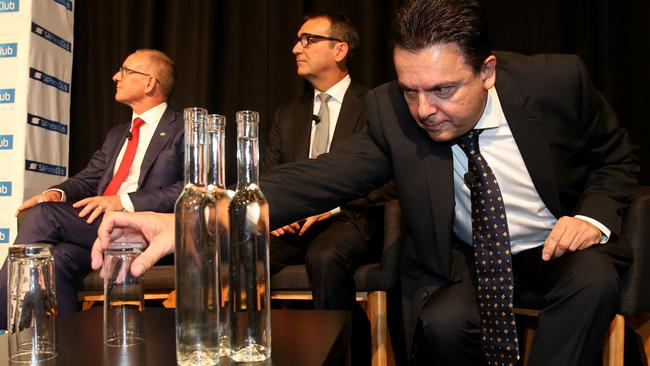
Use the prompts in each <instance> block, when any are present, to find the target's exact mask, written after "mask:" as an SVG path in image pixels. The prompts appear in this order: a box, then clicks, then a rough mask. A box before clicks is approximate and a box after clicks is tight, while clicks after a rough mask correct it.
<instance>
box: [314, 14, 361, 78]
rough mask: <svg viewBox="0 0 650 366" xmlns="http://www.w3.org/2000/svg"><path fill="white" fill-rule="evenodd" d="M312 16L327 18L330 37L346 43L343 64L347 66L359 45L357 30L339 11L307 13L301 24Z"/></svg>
mask: <svg viewBox="0 0 650 366" xmlns="http://www.w3.org/2000/svg"><path fill="white" fill-rule="evenodd" d="M314 18H327V19H328V20H329V21H330V34H329V36H330V37H334V38H338V39H340V40H342V41H344V42H345V43H347V44H348V54H347V56H346V57H345V66H346V68H349V66H350V61H352V59H354V55H355V54H356V51H357V48H358V47H359V32H358V31H357V27H356V26H355V25H354V23H352V21H351V20H350V18H348V16H347V15H345V14H343V13H341V12H339V11H321V12H314V13H309V14H307V15H306V16H305V18H304V19H303V24H304V23H305V22H306V21H308V20H310V19H314Z"/></svg>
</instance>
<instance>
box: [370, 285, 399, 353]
mask: <svg viewBox="0 0 650 366" xmlns="http://www.w3.org/2000/svg"><path fill="white" fill-rule="evenodd" d="M367 314H368V319H370V334H371V352H372V366H386V365H391V366H392V365H394V364H395V357H394V355H393V350H392V347H391V344H390V335H389V333H388V312H387V296H386V292H385V291H372V292H369V293H368V309H367Z"/></svg>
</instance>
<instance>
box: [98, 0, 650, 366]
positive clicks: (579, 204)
mask: <svg viewBox="0 0 650 366" xmlns="http://www.w3.org/2000/svg"><path fill="white" fill-rule="evenodd" d="M394 29H395V47H394V62H395V69H396V72H397V78H398V80H397V82H392V83H388V84H385V85H382V86H380V87H378V88H376V89H375V90H373V91H371V92H369V93H368V98H367V103H366V106H367V116H368V134H359V135H356V136H354V137H351V138H350V139H349V140H347V141H345V142H343V143H341V144H339V145H338V146H337V147H336V148H335V149H333V151H332V152H331V153H330V154H327V155H324V156H323V157H319V158H318V159H317V160H316V161H307V162H305V161H303V162H297V163H294V164H290V165H288V166H284V167H280V168H278V169H275V170H274V171H273V172H272V174H269V175H267V176H265V177H262V179H261V180H260V185H261V186H262V187H264V193H265V196H266V198H267V199H268V201H269V207H270V213H271V225H279V224H282V223H285V222H290V221H291V220H294V219H295V216H296V213H295V212H296V210H300V212H301V213H302V212H304V210H307V211H308V212H314V213H315V212H319V211H321V210H323V209H325V208H327V207H331V206H332V205H336V204H337V203H340V202H345V201H346V200H349V199H352V198H354V197H359V196H363V195H364V194H366V193H367V192H369V191H370V190H372V189H373V188H375V187H377V186H378V185H380V184H382V183H384V182H385V181H387V180H388V179H391V178H394V179H395V181H396V182H397V188H398V197H399V200H400V204H401V206H402V211H403V214H404V219H405V222H406V230H407V232H406V233H405V237H404V240H403V242H402V253H401V254H402V258H401V260H402V262H401V272H402V276H401V293H402V304H403V309H402V310H403V320H404V325H405V336H406V337H405V341H406V345H407V350H408V353H409V357H410V358H409V361H410V363H411V364H423V365H427V364H434V363H435V364H440V365H482V364H486V363H487V364H490V365H493V364H499V365H501V364H503V365H509V364H510V365H515V364H519V355H518V349H519V345H518V342H517V340H516V339H517V338H516V336H515V334H516V333H515V332H514V326H515V321H514V317H513V316H512V310H511V307H512V303H513V300H514V301H517V296H519V295H521V294H523V293H524V292H527V291H534V292H536V293H537V294H539V295H540V296H541V299H542V302H543V303H542V304H540V305H541V310H540V315H539V322H538V330H537V335H536V337H535V339H534V340H533V344H532V349H531V354H530V359H529V361H528V365H563V366H564V365H593V364H596V362H598V359H599V358H600V357H601V356H600V351H601V346H602V341H603V336H604V334H605V331H606V330H607V328H608V325H609V322H610V321H611V319H612V318H613V316H614V314H615V312H616V309H617V306H618V302H619V295H620V291H621V276H622V273H623V272H624V271H625V269H626V267H627V265H628V264H629V262H630V260H631V254H630V250H629V246H628V245H627V244H626V243H625V241H624V240H623V239H622V238H621V237H620V230H621V216H622V213H623V211H624V210H625V208H626V205H627V202H628V200H629V197H630V195H631V191H632V189H633V187H634V185H635V184H636V177H635V175H636V174H637V173H638V171H639V166H638V160H637V157H636V156H635V151H634V148H633V147H632V146H631V142H630V140H629V137H628V136H627V134H626V132H625V131H624V130H623V129H622V128H621V127H620V126H619V125H618V122H617V119H616V116H615V114H614V112H613V111H612V109H611V107H610V106H609V105H608V104H607V102H606V101H605V100H604V99H603V97H602V96H601V95H600V93H598V91H597V90H596V89H595V88H594V86H593V84H592V83H591V80H590V78H589V76H588V74H587V72H586V69H585V67H584V65H583V64H582V62H581V61H580V60H579V58H578V57H576V56H571V55H536V56H524V55H520V54H514V53H502V52H495V53H493V52H492V51H491V50H490V48H489V44H488V43H489V42H488V38H489V37H488V27H487V24H486V21H485V17H484V15H483V12H482V9H481V6H480V3H479V1H478V0H414V1H410V2H408V3H406V4H405V5H404V6H403V7H402V8H401V9H400V11H399V12H398V14H397V17H396V25H395V28H394ZM479 133H480V138H478V140H477V136H479ZM170 219H171V218H169V217H161V216H157V217H152V216H144V215H138V216H137V217H132V216H128V215H122V214H118V215H115V216H110V217H109V218H108V220H105V222H104V223H103V224H102V227H100V229H99V234H100V240H98V241H97V242H96V245H95V247H94V248H93V264H94V265H95V266H99V265H100V264H101V261H100V254H101V252H102V248H104V247H105V246H106V245H107V243H108V241H109V240H108V239H109V234H110V232H111V231H113V229H114V226H115V227H122V226H125V225H126V224H133V226H135V227H140V228H147V234H146V236H147V238H148V240H149V241H150V243H151V245H150V247H149V248H148V250H149V251H150V253H149V255H151V256H153V257H158V256H161V255H162V254H164V253H167V252H170V251H172V250H173V245H170V242H171V243H172V244H173V241H172V240H171V239H170V238H173V226H171V225H170V222H173V221H170ZM484 222H489V224H488V225H486V224H484ZM486 249H487V250H486ZM488 282H489V284H488V285H486V283H488ZM513 297H514V298H513ZM494 309H496V311H495V310H494Z"/></svg>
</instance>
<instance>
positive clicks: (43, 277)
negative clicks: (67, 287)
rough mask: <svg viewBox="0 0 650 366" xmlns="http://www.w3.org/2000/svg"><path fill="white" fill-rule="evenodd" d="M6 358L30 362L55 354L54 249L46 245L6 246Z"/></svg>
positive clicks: (50, 357) (46, 358)
mask: <svg viewBox="0 0 650 366" xmlns="http://www.w3.org/2000/svg"><path fill="white" fill-rule="evenodd" d="M8 260H9V263H8V265H9V288H8V290H7V292H8V293H7V298H8V310H9V313H8V327H9V359H10V360H11V361H13V362H20V363H23V362H24V363H31V362H38V361H44V360H49V359H52V358H54V357H56V354H57V349H56V292H55V288H54V250H53V247H52V245H49V244H17V245H13V246H11V247H10V248H9V255H8Z"/></svg>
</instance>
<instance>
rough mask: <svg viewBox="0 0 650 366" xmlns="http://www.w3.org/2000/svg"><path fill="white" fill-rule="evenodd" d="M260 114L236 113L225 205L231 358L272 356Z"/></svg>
mask: <svg viewBox="0 0 650 366" xmlns="http://www.w3.org/2000/svg"><path fill="white" fill-rule="evenodd" d="M258 124H259V114H258V113H257V112H254V111H240V112H237V191H236V192H235V195H234V196H233V198H232V201H231V203H230V210H229V211H230V229H231V231H230V253H229V254H230V300H231V301H232V305H231V308H232V314H231V318H230V322H231V340H230V342H231V350H230V358H231V359H232V360H234V361H236V362H256V361H263V360H265V359H267V358H269V357H270V356H271V303H270V289H269V286H270V284H271V282H270V280H269V208H268V203H267V202H266V199H264V195H263V194H262V191H261V190H260V188H259V180H258V169H259V168H258V161H259V150H258V149H259V141H258Z"/></svg>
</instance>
